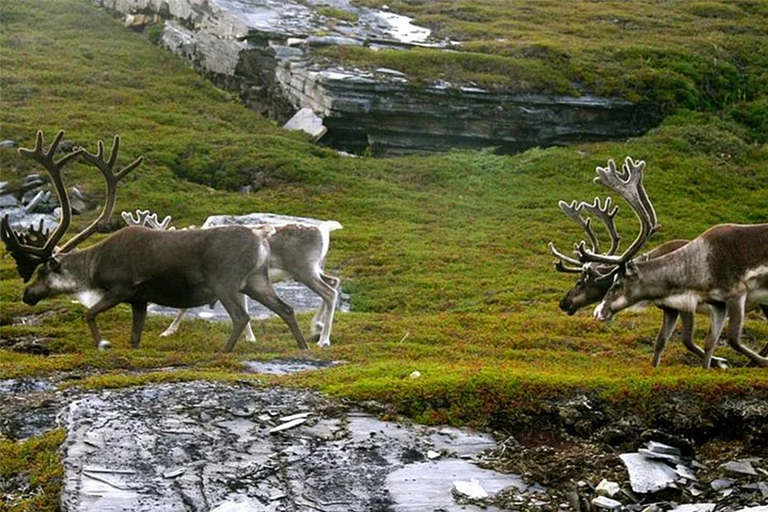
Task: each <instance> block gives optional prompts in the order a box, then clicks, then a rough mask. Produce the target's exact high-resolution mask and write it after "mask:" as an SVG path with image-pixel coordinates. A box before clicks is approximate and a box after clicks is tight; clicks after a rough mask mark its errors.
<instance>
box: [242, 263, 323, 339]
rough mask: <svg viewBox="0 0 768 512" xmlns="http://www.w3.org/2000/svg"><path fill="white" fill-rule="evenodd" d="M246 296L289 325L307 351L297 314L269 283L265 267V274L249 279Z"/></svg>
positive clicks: (255, 275) (245, 291) (294, 335)
mask: <svg viewBox="0 0 768 512" xmlns="http://www.w3.org/2000/svg"><path fill="white" fill-rule="evenodd" d="M242 291H243V292H244V293H245V294H246V295H248V296H249V297H250V298H252V299H253V300H255V301H258V302H259V303H260V304H262V305H264V307H266V308H268V309H270V310H271V311H274V312H275V313H276V314H277V315H278V316H279V317H280V318H282V319H283V321H284V322H285V323H286V324H288V327H289V328H290V329H291V333H292V334H293V337H294V338H295V339H296V343H297V344H298V346H299V348H300V349H307V348H309V347H308V346H307V342H306V340H305V339H304V335H303V334H302V333H301V329H299V322H298V321H297V320H296V314H295V313H294V312H293V308H292V307H291V306H290V305H288V304H286V303H285V302H284V301H283V300H282V299H281V298H280V297H278V295H277V293H275V289H274V288H273V287H272V283H271V282H270V281H269V274H268V273H267V268H266V267H264V271H263V272H258V273H256V274H252V275H251V276H249V277H248V281H247V282H246V284H245V287H244V288H243V290H242Z"/></svg>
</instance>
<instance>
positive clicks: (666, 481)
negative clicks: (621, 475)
mask: <svg viewBox="0 0 768 512" xmlns="http://www.w3.org/2000/svg"><path fill="white" fill-rule="evenodd" d="M619 458H620V459H621V461H622V462H623V463H624V465H625V466H626V467H627V472H628V473H629V483H630V485H631V486H632V490H633V491H635V492H638V493H641V494H648V493H652V492H657V491H660V490H662V489H666V488H667V487H670V486H672V485H674V483H675V480H677V478H678V476H677V473H675V470H674V469H672V468H671V467H669V466H667V465H666V464H664V463H663V462H659V461H657V460H651V459H647V458H645V457H643V456H642V455H640V454H639V453H622V454H621V455H619Z"/></svg>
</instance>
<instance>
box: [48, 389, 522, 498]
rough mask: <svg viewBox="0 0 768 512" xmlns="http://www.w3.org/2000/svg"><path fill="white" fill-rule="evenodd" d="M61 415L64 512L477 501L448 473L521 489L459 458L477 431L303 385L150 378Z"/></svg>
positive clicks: (486, 443) (495, 488)
mask: <svg viewBox="0 0 768 512" xmlns="http://www.w3.org/2000/svg"><path fill="white" fill-rule="evenodd" d="M63 419H64V421H65V422H66V426H67V429H68V431H69V435H68V438H67V440H66V441H65V443H64V446H63V448H62V450H63V453H64V457H63V464H64V467H65V478H64V489H63V492H62V508H63V510H65V511H68V512H81V511H83V512H84V511H88V510H120V511H126V512H129V511H130V512H150V511H151V512H164V511H167V512H171V511H173V512H175V511H178V510H184V511H201V512H202V511H211V510H216V511H218V512H234V511H238V512H240V511H243V512H251V511H265V510H268V511H273V512H288V511H324V512H336V511H338V512H357V511H359V512H376V511H382V512H383V511H410V510H433V509H439V510H445V511H453V510H456V511H458V510H480V508H479V507H475V506H474V505H472V504H463V505H460V504H458V503H456V502H455V500H454V498H453V496H452V494H451V489H452V487H453V482H454V481H456V480H470V479H476V480H477V482H478V485H481V486H482V487H483V488H484V489H485V490H486V491H487V492H488V493H489V494H493V493H496V492H499V491H501V490H502V489H509V488H516V489H517V490H518V491H519V492H521V493H522V492H525V490H526V488H527V486H526V485H525V484H523V483H522V480H521V479H520V478H519V477H515V476H513V475H503V474H500V473H497V472H494V471H490V470H485V469H480V468H479V467H477V466H476V465H474V464H473V463H471V462H470V461H469V460H467V459H469V458H471V457H474V456H477V455H479V454H480V453H481V452H483V451H484V450H486V449H489V448H493V447H494V446H495V443H494V441H493V440H492V438H490V437H489V436H487V435H483V434H478V433H472V432H468V431H460V430H458V429H437V428H427V427H423V426H415V425H408V424H400V423H393V422H384V421H380V420H378V419H376V418H375V417H374V416H372V415H370V414H367V413H363V412H360V411H356V410H350V409H349V408H346V407H344V406H340V405H339V403H338V402H332V401H331V400H330V399H328V398H327V397H324V396H323V395H321V394H319V393H315V392H312V391H307V390H291V389H278V388H270V389H255V388H253V387H250V386H246V385H227V384H222V383H209V382H189V383H181V384H156V385H149V386H145V387H139V388H130V389H123V390H109V391H102V392H100V393H97V394H94V395H91V396H87V397H85V398H82V399H80V400H77V401H75V402H73V403H71V404H70V405H69V406H68V407H67V408H66V410H65V411H64V414H63ZM298 421H301V423H298ZM294 422H295V424H293V425H291V426H290V427H285V428H284V429H283V430H277V431H276V430H275V429H276V427H279V426H281V425H283V426H285V425H288V424H290V423H294ZM431 450H440V451H441V452H442V453H443V454H445V456H443V457H441V458H440V460H428V459H427V457H426V454H427V453H428V452H429V451H431ZM486 510H496V509H494V508H492V507H488V508H486Z"/></svg>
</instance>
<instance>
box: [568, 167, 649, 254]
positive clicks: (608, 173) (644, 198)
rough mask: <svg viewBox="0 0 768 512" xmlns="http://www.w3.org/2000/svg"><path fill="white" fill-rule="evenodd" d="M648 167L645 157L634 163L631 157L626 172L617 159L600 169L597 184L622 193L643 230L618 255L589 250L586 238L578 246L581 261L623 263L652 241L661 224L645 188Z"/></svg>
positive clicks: (577, 250) (577, 251)
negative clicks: (645, 171) (620, 170)
mask: <svg viewBox="0 0 768 512" xmlns="http://www.w3.org/2000/svg"><path fill="white" fill-rule="evenodd" d="M644 170H645V162H643V161H642V160H640V161H638V162H634V161H632V158H630V157H627V158H626V159H625V163H624V166H623V168H622V171H623V172H619V171H618V170H617V169H616V164H615V163H614V161H613V160H608V167H598V168H597V177H596V178H595V180H594V181H595V183H600V184H602V185H605V186H606V187H608V188H610V189H611V190H613V191H615V192H618V193H619V194H620V195H621V197H623V198H624V199H625V200H626V201H627V203H628V204H629V206H630V207H631V208H632V211H634V212H635V215H636V216H637V218H638V220H640V233H639V234H638V235H637V237H636V238H635V240H634V241H633V242H632V244H631V245H630V246H629V248H627V250H625V251H624V252H623V253H622V254H621V255H619V256H614V255H613V254H597V253H596V251H591V250H589V249H588V248H587V247H586V243H585V242H583V241H582V242H580V243H578V244H576V246H575V250H576V253H577V254H578V256H579V257H578V259H579V261H580V262H582V263H586V262H595V263H606V264H610V265H623V264H625V263H626V262H628V261H629V260H631V259H632V258H633V257H634V255H635V254H637V252H638V251H639V250H640V248H641V247H642V246H643V245H644V244H645V243H646V242H647V241H648V239H649V238H650V237H651V235H652V234H653V233H655V232H656V231H657V230H658V229H659V227H660V226H659V224H658V221H657V217H656V212H655V210H654V209H653V205H652V204H651V202H650V199H649V198H648V194H647V192H646V191H645V188H644V187H643V171H644Z"/></svg>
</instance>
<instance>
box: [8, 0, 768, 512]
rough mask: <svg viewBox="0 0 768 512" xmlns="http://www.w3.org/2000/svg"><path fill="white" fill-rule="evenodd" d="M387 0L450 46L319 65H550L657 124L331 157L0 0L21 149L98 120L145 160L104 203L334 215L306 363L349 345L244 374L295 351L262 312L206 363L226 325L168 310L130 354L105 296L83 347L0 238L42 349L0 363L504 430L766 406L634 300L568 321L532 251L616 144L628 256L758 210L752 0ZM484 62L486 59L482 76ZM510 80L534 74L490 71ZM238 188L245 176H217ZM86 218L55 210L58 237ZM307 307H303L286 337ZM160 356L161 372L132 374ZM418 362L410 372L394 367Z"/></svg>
mask: <svg viewBox="0 0 768 512" xmlns="http://www.w3.org/2000/svg"><path fill="white" fill-rule="evenodd" d="M387 3H388V4H389V5H390V6H391V7H392V8H393V9H395V10H402V12H404V13H406V14H411V15H415V16H416V17H417V21H418V22H422V23H426V24H428V25H430V26H431V27H432V28H433V29H435V30H437V31H438V33H439V34H442V35H444V36H446V37H451V38H459V39H464V40H466V41H467V43H466V45H465V46H464V48H463V50H464V51H462V52H458V53H457V54H455V55H454V54H437V53H431V52H430V53H426V52H427V51H426V50H417V51H414V52H413V53H410V52H404V53H401V54H398V55H397V56H394V54H390V53H388V52H381V54H380V55H379V56H374V55H372V54H369V53H366V54H365V55H361V56H359V57H358V56H356V55H352V54H350V55H341V54H337V55H334V54H333V53H329V54H328V55H327V56H325V57H324V58H337V59H346V58H350V59H351V58H354V59H358V58H359V59H360V60H361V62H363V59H364V60H365V61H366V62H371V63H372V59H374V58H377V59H378V58H380V59H393V60H392V62H391V63H384V62H375V63H373V65H384V64H386V65H387V67H394V68H398V69H402V70H403V71H405V72H408V73H414V74H415V73H417V72H419V71H420V70H423V72H424V73H425V75H424V76H423V79H424V80H425V81H428V80H432V79H435V78H443V79H446V80H448V81H452V82H455V83H461V82H464V81H473V82H476V83H478V84H482V85H486V84H487V83H496V84H497V85H498V86H499V87H507V86H509V87H513V88H514V87H520V90H526V89H527V88H528V87H530V90H538V91H542V90H544V91H546V90H553V89H551V88H550V86H547V87H545V88H543V89H542V88H541V87H539V86H537V85H536V83H539V82H534V80H536V81H544V80H550V81H553V80H554V81H556V82H557V84H559V85H557V87H558V88H560V87H561V88H562V90H560V89H555V90H557V92H564V93H567V92H577V91H579V90H582V89H583V90H586V91H588V92H594V93H598V94H611V95H613V94H615V95H621V96H625V97H628V98H630V99H636V100H644V99H645V100H649V101H656V102H659V103H661V104H663V106H664V108H665V111H666V112H667V117H666V118H665V120H664V122H663V123H662V124H661V125H660V126H659V127H657V128H656V129H654V130H652V131H650V132H649V133H648V134H646V135H645V136H642V137H638V138H635V139H632V140H629V141H626V142H611V143H590V144H580V145H574V146H569V147H562V148H548V149H540V148H537V149H532V150H529V151H526V152H524V153H521V154H518V155H513V156H501V155H497V154H494V152H493V151H492V150H484V151H450V152H448V153H445V154H442V155H433V156H411V157H404V158H396V159H372V158H343V157H341V156H339V155H337V154H336V152H334V151H332V150H329V149H325V148H320V147H317V146H315V145H313V144H311V143H310V142H309V141H308V140H307V139H306V137H304V136H303V135H301V134H298V133H291V132H286V131H284V130H281V129H279V128H278V127H277V126H275V125H274V123H272V122H270V121H268V120H265V119H263V118H261V117H259V116H258V115H255V114H254V113H252V112H250V111H248V110H247V109H246V108H245V107H243V106H242V105H241V104H239V103H238V102H237V100H236V99H235V98H234V97H233V96H232V95H231V94H229V93H227V92H224V91H222V90H219V89H217V88H215V87H214V86H212V85H211V84H210V83H208V82H206V81H205V80H204V79H202V78H200V77H198V76H197V75H196V74H195V73H194V72H193V71H192V70H191V69H189V68H188V67H187V66H186V64H185V63H183V62H182V61H180V60H179V59H177V58H176V57H174V56H173V55H171V54H170V53H169V52H166V51H164V50H162V49H160V48H158V47H157V46H154V45H153V44H151V43H150V42H149V41H147V39H146V38H145V37H143V36H142V35H140V34H136V33H133V32H130V31H127V30H123V29H121V27H120V24H119V22H118V21H117V20H115V19H113V18H112V17H111V16H110V15H109V14H108V13H106V12H105V11H103V10H100V9H99V8H97V7H96V6H95V5H94V4H93V2H90V1H88V0H61V1H58V2H45V1H43V0H23V1H22V0H2V1H1V5H0V23H1V24H2V27H3V30H2V32H1V33H0V60H1V61H2V73H1V74H0V87H2V100H1V101H2V105H1V107H2V108H0V139H10V140H14V141H17V142H18V143H19V145H21V146H24V147H32V146H33V145H34V136H35V130H36V129H42V130H43V131H44V132H45V133H46V134H50V136H53V134H55V133H56V132H57V131H58V130H59V129H64V130H65V131H66V136H67V140H66V141H65V142H70V143H71V144H72V146H84V147H86V148H87V149H88V150H89V151H94V150H95V148H94V147H93V141H95V140H98V139H105V140H108V139H109V138H111V136H112V135H113V134H114V133H119V134H120V136H121V137H122V140H123V143H122V150H121V151H122V152H123V153H124V154H126V155H143V156H144V158H145V161H144V163H143V165H142V166H141V167H140V168H138V169H136V170H135V171H134V172H133V173H131V174H130V175H129V176H127V177H126V178H125V180H124V181H123V182H122V183H121V188H120V190H119V193H118V204H117V211H120V210H131V211H132V210H136V209H150V210H152V211H156V212H158V213H159V214H160V215H166V214H170V215H172V216H173V218H174V222H175V223H177V224H178V225H191V224H195V225H200V224H201V223H202V222H203V220H204V219H205V218H206V217H207V216H208V215H209V214H212V213H218V214H225V213H231V214H242V213H248V212H253V211H270V212H274V213H282V214H289V215H298V216H307V217H315V218H319V219H335V220H338V221H339V222H341V223H342V224H343V225H344V229H343V230H341V231H338V232H335V233H334V234H333V237H332V241H331V249H330V251H329V253H328V257H327V259H326V268H327V269H328V270H329V272H330V273H332V274H333V275H337V276H339V277H340V278H341V280H342V286H343V289H344V291H345V292H346V293H348V294H349V295H350V301H351V309H352V311H351V312H349V313H339V314H338V315H337V318H336V321H335V323H334V329H333V340H332V345H331V347H329V348H328V349H323V350H319V349H312V351H311V352H310V353H309V356H310V357H314V358H318V359H323V360H344V361H346V364H343V365H340V366H336V367H333V368H330V369H327V370H324V371H322V372H310V373H305V374H298V375H292V376H281V377H269V376H261V375H260V376H248V375H244V374H243V373H242V371H241V366H240V362H241V361H243V360H246V359H264V360H267V359H273V358H276V357H292V356H302V357H307V353H300V352H299V351H298V350H297V349H296V347H295V343H294V341H293V339H292V338H291V336H290V334H289V333H288V332H287V331H286V329H285V326H284V325H283V324H282V322H281V321H280V320H279V319H275V320H270V321H264V322H253V329H254V332H255V334H256V338H257V342H256V343H245V342H241V343H239V344H238V345H237V347H236V350H235V351H234V353H232V354H222V353H220V352H219V351H218V350H217V348H219V347H222V346H223V345H224V343H225V342H226V339H227V336H228V333H229V332H230V330H231V326H230V325H229V324H227V323H222V324H218V323H209V322H205V321H201V320H194V321H192V320H190V321H189V323H188V325H186V326H185V329H184V331H183V333H182V334H181V335H178V336H175V337H171V338H161V337H160V336H159V334H160V333H161V332H162V331H163V329H164V328H165V327H166V326H167V323H168V320H169V319H167V318H158V317H150V318H149V319H148V320H147V324H146V327H145V335H144V340H143V344H142V346H141V348H140V349H131V348H130V346H129V345H130V342H129V338H130V325H131V312H130V307H128V306H119V307H116V308H114V309H112V310H110V311H109V312H106V313H104V314H103V315H102V316H101V317H100V327H101V329H102V332H103V334H104V337H105V338H106V339H109V340H110V341H111V342H112V344H113V348H112V349H111V350H110V351H106V352H99V351H96V350H94V348H93V346H92V343H91V341H90V340H89V336H88V331H87V327H86V323H85V320H84V310H83V307H82V306H81V305H79V304H75V303H73V302H72V300H71V299H70V298H66V297H63V298H59V299H53V300H49V301H46V302H43V303H41V304H39V305H38V306H36V307H34V308H31V307H29V306H27V305H25V304H23V303H22V302H21V295H22V290H23V283H22V281H21V279H19V278H18V276H17V274H16V269H15V267H14V263H13V261H12V259H11V258H10V257H9V255H8V254H6V253H5V252H4V249H0V278H2V288H1V289H0V306H2V308H1V309H0V325H1V326H2V335H1V338H2V339H3V340H13V339H23V338H25V337H29V338H42V339H44V340H45V343H46V345H47V346H48V347H49V348H50V349H51V351H52V354H51V355H50V356H48V357H43V356H38V355H29V354H23V353H16V352H12V351H8V350H0V379H5V378H20V377H30V376H32V377H46V376H52V375H55V374H57V373H59V372H70V375H71V376H79V378H78V379H73V380H68V381H67V382H68V383H69V384H68V385H76V386H82V387H89V388H106V387H123V386H130V385H138V384H143V383H147V382H157V381H179V380H192V379H220V380H224V381H227V380H243V379H252V380H253V381H254V382H256V381H258V382H260V383H263V384H264V385H273V384H279V385H283V386H308V387H312V388H315V389H318V390H321V391H324V392H326V393H329V394H331V395H335V396H340V397H346V398H351V399H355V400H378V401H381V402H384V403H386V404H388V406H389V407H390V408H391V411H392V412H394V413H398V414H405V415H407V416H410V417H412V418H414V419H415V420H417V421H422V422H427V423H442V422H446V423H451V424H471V425H474V426H478V427H487V428H492V429H495V430H498V431H507V432H509V431H511V429H513V428H515V427H516V426H519V425H521V424H525V423H526V422H530V421H532V419H531V418H535V417H536V413H537V411H540V410H541V408H542V407H543V404H544V403H545V402H546V401H547V400H549V399H553V398H556V397H563V396H569V395H571V394H577V393H579V394H584V393H586V394H588V395H589V396H592V397H596V398H599V399H600V400H601V401H603V402H604V403H607V404H612V405H614V406H617V407H619V408H621V410H624V411H626V412H627V414H637V415H641V416H643V417H647V418H651V420H652V419H653V418H654V417H655V415H657V414H658V413H659V411H660V410H661V409H662V408H663V407H664V406H665V404H666V403H667V402H668V401H669V400H670V398H671V397H673V396H678V395H679V394H684V395H685V397H686V400H687V401H688V402H687V403H689V404H691V407H693V408H694V409H693V410H695V411H696V414H697V415H699V416H698V417H702V418H706V417H707V414H708V411H709V410H710V408H711V407H713V406H714V404H717V403H721V402H722V401H723V400H725V399H727V398H732V397H744V396H751V397H757V398H766V397H768V379H766V373H765V369H761V368H750V367H745V364H746V362H747V361H746V359H745V358H744V357H743V356H741V355H739V354H736V353H735V352H733V351H730V350H727V349H720V350H719V351H718V355H720V356H724V357H727V358H728V359H729V361H730V363H731V368H730V369H728V370H727V371H704V370H703V369H701V368H700V367H699V361H698V360H697V358H696V357H695V356H693V355H692V354H690V353H688V352H687V351H686V350H685V349H684V348H683V347H682V345H681V344H680V343H676V342H675V341H676V340H673V342H671V343H670V346H669V348H668V349H667V352H666V355H665V364H664V365H662V366H661V367H659V368H655V369H654V368H652V366H651V362H650V360H651V355H652V352H653V340H654V338H655V334H656V330H657V326H658V325H659V323H660V320H661V313H660V312H659V311H657V310H656V309H655V308H649V309H648V310H647V311H645V312H642V313H639V314H625V315H622V316H620V317H617V318H616V319H615V321H614V322H612V323H610V324H600V323H598V322H597V321H595V320H594V319H593V318H592V317H591V315H590V314H589V312H588V311H585V312H583V313H580V314H577V315H575V316H567V315H565V314H564V313H562V312H561V311H560V310H559V309H558V301H559V299H560V298H561V296H562V294H563V293H564V291H565V290H567V289H568V288H569V287H570V286H571V285H572V284H573V282H572V277H570V276H568V275H564V274H560V273H557V272H553V270H552V260H553V258H552V256H551V255H550V254H549V252H548V250H547V243H548V242H550V241H553V240H554V241H557V242H559V243H560V246H561V247H563V246H564V244H565V243H567V242H569V241H571V240H574V239H580V237H582V236H583V235H582V233H581V230H580V229H579V227H578V226H576V225H574V223H573V222H570V221H569V220H568V219H567V218H565V217H564V216H563V215H562V213H561V212H560V210H559V209H558V208H557V202H558V200H561V199H563V200H566V201H570V200H572V199H581V198H585V197H591V196H595V195H603V194H604V192H603V191H602V190H599V187H598V186H597V185H594V184H592V183H591V179H592V177H593V175H594V172H595V166H597V165H604V164H605V162H606V161H607V160H608V159H609V158H614V159H623V158H624V156H626V155H632V156H633V157H635V158H639V159H643V160H645V161H646V162H647V165H648V170H647V174H646V178H645V184H646V188H647V189H648V192H649V194H650V195H651V196H652V197H653V201H654V206H655V208H656V212H657V214H658V217H659V221H660V223H661V224H662V228H661V229H660V230H659V231H658V233H656V234H655V235H654V236H653V238H652V239H651V241H650V242H649V244H648V245H649V247H651V246H655V245H658V244H660V243H662V242H664V241H668V240H672V239H676V238H684V239H692V238H694V237H695V236H697V235H698V234H700V233H701V232H703V231H704V230H705V229H706V228H708V227H710V226H712V225H714V224H718V223H723V222H737V223H758V222H766V219H768V201H767V200H766V194H767V193H768V192H767V191H766V183H768V144H767V142H768V121H766V120H767V119H768V75H766V73H768V71H766V70H768V49H767V48H768V44H766V38H767V37H768V8H767V7H766V4H765V3H764V2H760V1H746V0H744V1H738V2H717V1H709V2H684V1H680V2H666V3H665V4H664V5H663V6H660V5H659V4H658V3H657V2H647V3H645V2H633V3H632V6H631V9H630V8H627V7H625V5H626V4H624V3H611V2H608V3H606V2H600V3H592V2H578V3H574V2H523V1H519V2H501V1H499V0H495V1H491V0H487V1H485V2H448V1H443V2H426V3H410V2H394V3H393V2H387ZM574 5H575V6H577V7H574ZM598 7H600V8H601V9H603V10H602V11H601V12H602V14H599V13H598V11H597V10H596V9H597V8H598ZM662 7H663V8H662ZM593 9H594V10H593ZM656 9H659V13H660V14H658V15H657V14H654V13H655V12H656ZM544 14H546V16H544ZM688 36H690V37H688ZM338 51H339V52H343V51H350V50H338ZM409 62H412V63H413V65H412V66H411V67H410V68H407V67H408V64H409ZM505 62H506V63H510V64H509V65H502V64H503V63H505ZM415 64H418V66H417V65H415ZM427 64H429V66H428V65H427ZM406 68H407V69H406ZM488 70H491V71H494V70H496V71H498V70H502V71H501V73H500V74H498V73H497V74H496V75H495V77H490V78H488V79H487V80H489V81H488V82H487V83H486V77H488V76H489V73H490V71H488ZM518 71H519V73H518ZM427 73H429V74H427ZM529 75H530V76H531V77H533V78H531V80H530V82H525V83H523V82H520V83H516V84H514V83H513V84H511V83H510V81H514V80H519V79H520V78H519V77H525V76H529ZM548 76H549V77H555V78H554V79H553V78H545V77H548ZM514 77H518V78H514ZM558 77H559V78H558ZM574 84H578V87H576V86H575V85H574ZM0 151H2V152H0V159H1V161H0V172H2V179H3V180H9V181H11V182H17V181H18V180H20V179H21V178H22V177H23V176H24V175H26V174H28V173H30V172H38V169H37V168H36V167H35V164H34V163H33V162H32V161H30V160H29V159H24V158H22V157H20V156H19V155H18V154H17V153H16V151H15V150H8V149H3V150H0ZM65 181H66V182H67V184H74V183H77V184H79V185H81V186H82V187H83V188H84V189H85V192H86V193H87V194H88V196H89V197H90V198H92V206H93V209H92V211H93V212H97V211H98V210H99V208H98V203H99V201H100V198H102V197H103V190H102V187H103V184H102V180H101V178H100V176H99V175H98V173H94V172H93V169H92V168H90V167H88V166H87V165H84V164H82V163H79V162H73V163H72V165H71V166H69V167H68V168H67V171H66V173H65ZM243 185H252V188H253V190H254V192H253V193H251V194H247V195H246V194H240V193H236V192H234V191H235V190H237V189H238V188H239V187H241V186H243ZM624 211H625V212H628V209H626V208H625V209H624ZM95 215H96V213H92V214H91V216H90V217H89V216H88V215H85V216H82V217H75V218H73V228H74V230H78V229H81V228H82V227H84V226H86V225H87V224H88V223H89V222H90V220H92V218H93V216H95ZM617 224H618V227H619V229H620V231H622V232H633V231H634V230H635V229H636V227H635V219H634V218H633V216H632V215H629V214H624V215H619V218H618V219H617ZM118 225H119V221H118V220H116V221H115V223H114V227H117V226H118ZM104 236H106V235H105V234H100V235H96V236H94V239H99V238H101V237H104ZM43 313H45V314H43ZM310 317H311V314H308V315H304V316H301V317H300V319H299V320H300V323H301V324H302V326H303V327H304V329H307V326H308V323H309V321H310ZM19 318H28V319H30V318H35V319H36V321H34V322H29V321H27V322H21V321H18V319H19ZM706 325H707V322H706V321H701V320H700V321H699V322H698V323H697V324H696V330H695V333H694V335H695V339H697V340H703V339H704V337H705V333H706ZM742 339H743V342H744V343H746V344H752V346H753V347H758V346H762V345H763V344H764V343H765V341H766V340H768V323H767V322H765V320H764V319H763V318H762V317H760V316H759V315H758V314H757V313H750V314H749V315H748V316H747V320H746V322H745V333H744V336H743V338H742ZM170 367H174V368H176V370H177V371H158V372H150V371H148V370H152V369H156V368H166V369H167V368H170ZM414 370H418V371H419V372H420V374H421V377H420V378H418V379H410V378H408V376H409V375H410V374H411V372H413V371H414ZM61 440H62V435H61V433H60V432H54V433H52V434H48V435H46V436H42V437H41V438H34V439H31V440H29V441H27V442H25V443H16V442H14V441H12V440H7V439H0V478H4V479H9V478H11V477H12V476H13V475H19V474H23V475H25V476H24V478H26V479H28V481H30V482H35V483H36V484H35V485H38V486H39V487H40V488H41V489H42V491H41V492H38V493H36V494H35V493H30V495H29V498H28V499H27V500H23V501H21V502H17V503H14V504H13V505H12V507H13V508H11V510H56V509H57V506H58V502H57V499H58V497H57V495H56V489H57V485H58V478H60V468H59V467H58V465H57V464H56V457H57V455H56V447H57V446H58V443H60V442H61ZM22 468H24V469H22ZM4 506H9V505H8V504H0V507H4Z"/></svg>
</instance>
